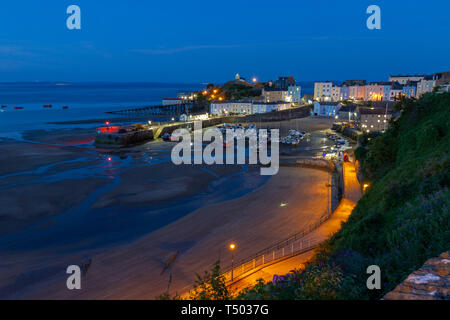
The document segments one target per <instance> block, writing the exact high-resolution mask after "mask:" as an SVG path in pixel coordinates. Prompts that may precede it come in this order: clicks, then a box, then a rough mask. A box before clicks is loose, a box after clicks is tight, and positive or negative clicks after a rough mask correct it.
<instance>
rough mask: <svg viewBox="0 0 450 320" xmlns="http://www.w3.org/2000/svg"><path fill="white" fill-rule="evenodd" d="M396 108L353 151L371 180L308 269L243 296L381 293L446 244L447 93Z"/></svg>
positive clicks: (449, 205) (449, 177)
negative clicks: (375, 286) (377, 273)
mask: <svg viewBox="0 0 450 320" xmlns="http://www.w3.org/2000/svg"><path fill="white" fill-rule="evenodd" d="M395 108H396V110H398V111H400V112H401V116H400V117H399V118H398V119H397V120H393V121H391V124H390V127H389V129H388V130H387V131H386V132H385V133H384V134H382V135H380V136H379V137H374V136H371V137H369V136H365V137H363V139H362V140H361V141H360V142H361V144H362V147H360V148H358V149H357V150H356V152H355V155H356V157H357V159H358V160H359V161H360V164H361V170H362V173H363V175H364V179H365V180H369V181H370V185H371V186H370V187H369V189H368V191H367V192H366V193H365V194H364V196H363V197H362V198H361V199H360V201H358V204H357V205H356V207H355V209H354V210H353V212H352V215H351V216H350V217H349V219H348V221H347V222H346V223H344V224H343V226H342V228H341V230H340V231H339V232H338V233H337V234H336V235H334V236H333V237H332V238H331V239H330V240H329V241H328V242H327V244H326V246H323V247H322V248H321V249H320V251H319V253H318V254H317V255H316V258H315V259H314V261H312V262H311V263H310V264H308V265H307V267H306V268H305V269H304V270H303V271H297V272H294V273H293V275H291V276H288V277H287V278H286V279H285V280H284V281H281V282H277V283H275V284H274V283H266V284H263V283H258V284H257V285H256V286H255V287H253V288H248V289H247V290H246V291H245V292H243V294H242V296H241V298H250V299H252V298H255V299H257V298H267V299H278V298H282V299H322V298H325V299H334V298H337V299H380V298H381V297H382V296H383V295H384V294H386V293H387V292H389V291H391V290H392V289H393V288H395V286H396V285H398V284H399V283H400V282H401V281H403V280H404V279H405V278H406V277H407V276H408V275H409V274H410V273H411V272H413V271H414V270H417V269H418V268H420V267H421V266H422V265H423V263H424V262H425V261H426V260H427V259H429V258H431V257H434V256H438V255H439V254H441V253H442V252H443V251H447V250H449V243H450V230H449V225H450V210H449V209H450V191H449V183H450V170H449V168H450V157H449V155H450V134H449V130H450V129H449V128H450V125H449V124H450V123H449V121H450V94H449V93H443V94H435V93H429V94H425V95H424V96H422V97H421V98H420V99H419V100H411V99H402V100H401V101H400V102H399V103H398V104H397V105H396V106H395ZM369 138H370V140H369ZM372 264H375V265H378V266H379V267H380V268H381V272H382V289H381V290H368V289H367V288H366V280H367V277H368V275H367V274H366V268H367V267H368V266H369V265H372Z"/></svg>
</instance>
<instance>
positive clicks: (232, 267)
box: [229, 243, 236, 281]
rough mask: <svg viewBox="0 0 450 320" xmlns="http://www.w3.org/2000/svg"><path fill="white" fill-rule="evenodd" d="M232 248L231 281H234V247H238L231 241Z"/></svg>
mask: <svg viewBox="0 0 450 320" xmlns="http://www.w3.org/2000/svg"><path fill="white" fill-rule="evenodd" d="M229 247H230V250H231V281H233V269H234V249H236V245H235V244H234V243H230V246H229Z"/></svg>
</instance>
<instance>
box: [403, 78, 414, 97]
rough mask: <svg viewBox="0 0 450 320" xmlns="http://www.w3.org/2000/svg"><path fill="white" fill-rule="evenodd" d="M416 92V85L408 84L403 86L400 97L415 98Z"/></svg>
mask: <svg viewBox="0 0 450 320" xmlns="http://www.w3.org/2000/svg"><path fill="white" fill-rule="evenodd" d="M416 91H417V83H411V82H410V83H408V84H407V85H405V86H403V90H402V95H403V96H405V97H407V98H415V97H416Z"/></svg>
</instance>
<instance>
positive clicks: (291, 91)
mask: <svg viewBox="0 0 450 320" xmlns="http://www.w3.org/2000/svg"><path fill="white" fill-rule="evenodd" d="M288 97H289V98H290V100H291V101H290V102H292V103H296V104H300V103H302V87H300V86H289V87H288Z"/></svg>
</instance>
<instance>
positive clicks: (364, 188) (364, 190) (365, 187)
mask: <svg viewBox="0 0 450 320" xmlns="http://www.w3.org/2000/svg"><path fill="white" fill-rule="evenodd" d="M368 187H369V184H368V183H364V185H363V192H366V190H367V188H368Z"/></svg>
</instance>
